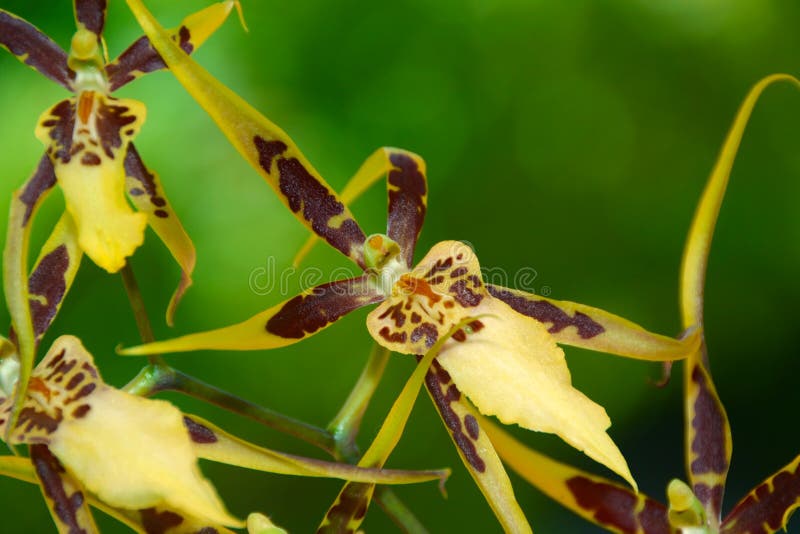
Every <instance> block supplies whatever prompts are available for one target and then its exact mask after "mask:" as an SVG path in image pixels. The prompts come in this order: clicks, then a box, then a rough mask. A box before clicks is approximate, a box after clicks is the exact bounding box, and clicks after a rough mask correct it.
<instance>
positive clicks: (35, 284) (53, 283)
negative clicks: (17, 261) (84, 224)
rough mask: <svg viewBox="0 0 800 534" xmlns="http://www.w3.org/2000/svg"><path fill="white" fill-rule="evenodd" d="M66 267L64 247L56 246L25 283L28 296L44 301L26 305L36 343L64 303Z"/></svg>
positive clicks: (68, 258)
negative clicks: (34, 296)
mask: <svg viewBox="0 0 800 534" xmlns="http://www.w3.org/2000/svg"><path fill="white" fill-rule="evenodd" d="M69 264H70V257H69V252H68V251H67V247H66V245H59V246H57V247H56V248H54V249H53V250H51V251H50V252H48V253H47V254H46V255H45V256H44V257H43V258H42V259H41V261H40V262H39V263H38V265H36V268H35V269H34V271H33V273H31V277H30V279H29V280H28V292H29V293H30V294H31V295H36V296H37V297H43V298H44V302H42V300H40V299H39V298H36V299H30V301H29V303H30V304H29V305H30V309H31V316H32V317H31V319H32V321H33V331H34V333H35V334H36V338H37V340H38V338H40V337H41V336H42V335H43V334H44V333H45V331H47V329H48V327H49V326H50V323H52V322H53V319H54V318H55V316H56V313H57V312H58V307H59V306H60V305H61V301H62V300H63V299H64V294H65V293H66V291H67V280H66V278H65V275H66V273H67V270H68V269H69ZM62 358H63V352H62V353H61V357H60V358H56V359H54V360H53V361H51V362H50V364H49V366H55V365H56V364H57V363H59V362H60V361H61V359H62Z"/></svg>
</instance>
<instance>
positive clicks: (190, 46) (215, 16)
mask: <svg viewBox="0 0 800 534" xmlns="http://www.w3.org/2000/svg"><path fill="white" fill-rule="evenodd" d="M233 5H234V4H233V2H219V3H216V4H213V5H210V6H208V7H207V8H205V9H203V10H201V11H199V12H197V13H194V14H192V15H189V16H188V17H186V18H185V19H184V20H183V21H182V22H181V24H180V26H178V27H177V28H176V29H174V30H171V31H170V34H171V36H172V39H173V40H175V42H176V43H178V45H179V46H180V47H181V49H183V51H184V52H186V53H187V54H191V53H192V52H194V51H195V50H197V49H198V48H199V47H200V45H201V44H203V43H204V42H205V40H206V39H207V38H208V37H209V36H210V35H211V34H212V33H214V32H215V31H216V30H217V28H219V27H220V26H221V25H222V23H223V22H225V19H227V17H228V14H229V13H230V12H231V9H233ZM165 68H167V66H166V65H165V64H164V60H163V59H161V56H160V55H158V52H156V50H155V48H153V46H152V45H151V44H150V39H148V38H147V37H145V36H143V37H140V38H139V39H137V40H136V41H135V42H134V43H133V44H132V45H131V46H129V47H128V49H127V50H125V51H124V52H123V53H122V54H120V55H119V57H118V58H117V59H115V60H114V61H112V62H111V63H109V64H107V65H106V74H107V75H108V82H109V85H110V87H111V90H112V91H116V90H117V89H119V88H120V87H122V86H123V85H126V84H127V83H129V82H131V81H133V80H135V79H136V78H138V77H140V76H142V75H144V74H147V73H150V72H154V71H157V70H161V69H165Z"/></svg>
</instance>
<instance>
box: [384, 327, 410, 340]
mask: <svg viewBox="0 0 800 534" xmlns="http://www.w3.org/2000/svg"><path fill="white" fill-rule="evenodd" d="M378 335H379V336H381V337H382V338H383V339H385V340H386V341H388V342H389V343H405V342H406V333H405V332H392V331H391V330H389V327H388V326H384V327H383V328H381V329H380V331H379V332H378Z"/></svg>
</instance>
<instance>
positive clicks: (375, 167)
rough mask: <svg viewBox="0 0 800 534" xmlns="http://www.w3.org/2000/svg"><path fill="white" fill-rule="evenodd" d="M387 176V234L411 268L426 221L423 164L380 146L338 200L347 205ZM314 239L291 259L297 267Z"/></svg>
mask: <svg viewBox="0 0 800 534" xmlns="http://www.w3.org/2000/svg"><path fill="white" fill-rule="evenodd" d="M383 177H386V179H387V183H386V188H387V190H388V196H389V215H388V220H387V231H386V233H387V235H388V236H389V237H390V238H392V239H393V240H394V241H396V242H397V243H398V244H399V245H400V250H401V257H402V259H403V262H404V263H405V264H406V265H407V266H408V267H411V265H412V262H413V260H414V248H415V247H416V244H417V237H419V232H420V231H421V230H422V223H423V222H424V221H425V212H426V209H427V201H428V182H427V178H426V177H425V161H424V160H423V159H422V158H421V157H420V156H418V155H417V154H414V153H413V152H408V151H407V150H403V149H400V148H391V147H382V148H379V149H378V150H376V151H375V152H373V153H372V155H370V157H369V158H367V160H366V161H365V162H364V163H363V164H362V165H361V167H360V168H359V169H358V171H356V174H355V175H353V177H352V178H351V179H350V181H348V182H347V184H346V185H345V187H344V189H342V193H341V199H342V202H343V203H344V204H345V206H350V205H352V203H353V202H354V201H355V200H356V199H357V198H358V197H359V196H361V195H362V194H363V193H364V192H365V191H366V190H367V189H369V188H370V186H372V185H373V184H374V183H375V182H377V181H378V180H380V179H381V178H383ZM317 239H318V238H317V237H316V236H315V235H311V236H310V237H309V238H308V239H307V240H306V242H305V243H304V244H303V246H302V247H301V249H300V250H299V251H298V252H297V254H296V255H295V257H294V260H293V264H294V265H295V266H298V265H299V264H300V262H301V261H303V258H304V257H305V256H306V255H307V254H308V253H309V252H311V249H312V248H313V246H314V244H315V243H316V242H317Z"/></svg>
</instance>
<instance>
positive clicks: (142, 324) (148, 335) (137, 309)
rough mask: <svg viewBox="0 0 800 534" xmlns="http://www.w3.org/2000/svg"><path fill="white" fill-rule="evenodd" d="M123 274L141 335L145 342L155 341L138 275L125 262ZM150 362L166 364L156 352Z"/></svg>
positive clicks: (123, 281) (124, 283)
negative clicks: (137, 279) (137, 280)
mask: <svg viewBox="0 0 800 534" xmlns="http://www.w3.org/2000/svg"><path fill="white" fill-rule="evenodd" d="M120 272H121V274H122V283H123V285H124V286H125V292H126V293H127V294H128V301H129V302H130V304H131V309H132V310H133V317H134V318H135V319H136V328H138V329H139V336H140V337H141V338H142V341H144V342H145V343H151V342H153V341H155V339H156V338H155V336H154V335H153V327H152V326H151V324H150V318H149V317H148V316H147V309H146V308H145V306H144V300H143V299H142V293H141V291H139V284H138V283H137V282H136V276H135V275H134V274H133V269H132V268H131V264H130V263H128V262H125V266H124V267H123V268H122V270H121V271H120ZM148 358H149V359H150V363H151V364H154V365H166V363H164V360H163V358H161V356H159V355H157V354H154V355H151V356H148Z"/></svg>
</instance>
